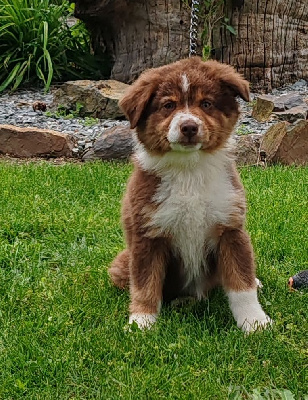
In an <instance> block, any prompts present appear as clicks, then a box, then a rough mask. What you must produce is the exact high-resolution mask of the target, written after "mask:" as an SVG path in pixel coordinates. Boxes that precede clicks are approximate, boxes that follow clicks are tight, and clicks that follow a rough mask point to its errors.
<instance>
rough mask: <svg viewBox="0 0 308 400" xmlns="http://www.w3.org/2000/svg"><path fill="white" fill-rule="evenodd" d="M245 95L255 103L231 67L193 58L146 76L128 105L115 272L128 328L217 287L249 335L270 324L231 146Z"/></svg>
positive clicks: (125, 106) (125, 102)
mask: <svg viewBox="0 0 308 400" xmlns="http://www.w3.org/2000/svg"><path fill="white" fill-rule="evenodd" d="M238 95H239V96H240V97H241V98H243V99H244V100H246V101H249V85H248V82H247V81H245V80H244V79H243V78H242V77H241V76H240V75H239V74H238V73H236V72H235V71H234V69H233V68H232V67H230V66H228V65H224V64H220V63H218V62H216V61H207V62H203V61H201V59H200V58H198V57H193V58H190V59H185V60H181V61H178V62H175V63H173V64H170V65H166V66H163V67H160V68H155V69H151V70H148V71H145V72H144V73H143V74H142V75H141V76H140V77H139V79H138V80H137V81H136V82H135V83H134V84H132V85H131V87H130V88H129V89H128V90H127V92H126V94H125V95H124V97H123V98H122V100H121V101H120V106H121V108H122V109H123V111H124V113H125V115H126V116H127V118H128V119H129V121H130V125H131V128H132V129H135V132H136V138H137V142H138V143H137V148H136V151H135V154H134V172H133V174H132V176H131V178H130V180H129V182H128V186H127V190H126V194H125V196H124V200H123V208H122V220H123V225H124V230H125V237H126V246H127V247H126V249H125V250H123V251H122V252H121V253H120V254H118V256H117V257H116V258H115V260H114V261H113V263H112V265H111V268H110V269H109V273H110V276H111V279H112V281H113V283H114V284H115V285H116V286H118V287H120V288H124V287H126V286H128V287H129V289H130V296H131V303H130V317H129V322H130V323H133V322H136V323H137V325H138V326H139V327H140V328H141V329H142V328H146V327H150V326H151V325H152V324H153V323H154V322H155V321H156V319H157V316H158V314H159V311H160V308H161V304H162V301H163V300H164V301H171V300H172V299H175V298H177V297H182V296H194V297H196V298H199V299H202V298H203V297H205V296H207V293H208V291H209V290H210V289H211V288H213V287H214V286H217V285H221V286H222V287H223V289H224V290H225V293H226V295H227V297H228V300H229V304H230V308H231V310H232V313H233V315H234V318H235V320H236V323H237V325H238V327H240V328H242V329H243V330H244V331H245V332H250V331H252V330H255V329H256V328H258V327H263V326H265V325H267V324H269V323H270V322H271V320H270V319H269V317H268V316H267V315H266V314H265V313H264V311H263V310H262V308H261V306H260V304H259V302H258V298H257V285H256V277H255V264H254V255H253V249H252V246H251V243H250V238H249V236H248V234H247V232H246V231H245V228H244V224H245V195H244V190H243V186H242V184H241V182H240V178H239V175H238V173H237V171H236V168H235V163H234V160H233V157H232V149H231V144H230V135H231V133H232V130H233V128H234V126H235V124H236V121H237V119H238V116H239V107H238V104H237V101H236V96H238Z"/></svg>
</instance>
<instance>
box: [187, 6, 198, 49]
mask: <svg viewBox="0 0 308 400" xmlns="http://www.w3.org/2000/svg"><path fill="white" fill-rule="evenodd" d="M198 10H199V0H192V2H191V14H190V29H189V39H190V40H189V57H192V56H195V55H196V54H197V38H198Z"/></svg>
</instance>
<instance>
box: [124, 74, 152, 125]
mask: <svg viewBox="0 0 308 400" xmlns="http://www.w3.org/2000/svg"><path fill="white" fill-rule="evenodd" d="M154 75H155V73H154V71H152V70H149V71H146V72H144V73H143V74H141V76H140V77H139V78H138V79H137V80H136V82H134V83H133V84H132V85H131V86H130V87H129V88H128V89H127V91H126V92H125V94H124V96H123V98H122V99H121V100H120V102H119V105H120V107H121V109H122V110H123V112H124V114H125V115H126V117H127V119H128V120H129V122H130V128H131V129H134V128H136V126H137V125H138V122H139V121H140V119H141V117H142V114H143V112H144V111H145V108H146V106H147V105H148V104H149V101H150V99H151V96H152V95H153V93H154V91H155V89H156V87H157V84H156V82H157V79H155V76H154Z"/></svg>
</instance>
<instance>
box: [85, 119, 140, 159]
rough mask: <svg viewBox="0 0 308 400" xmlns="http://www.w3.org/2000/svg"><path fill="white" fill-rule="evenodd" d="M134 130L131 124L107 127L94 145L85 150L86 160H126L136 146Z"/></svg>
mask: <svg viewBox="0 0 308 400" xmlns="http://www.w3.org/2000/svg"><path fill="white" fill-rule="evenodd" d="M133 132H134V131H133V130H131V129H129V126H125V125H124V126H123V125H118V126H114V127H113V128H108V129H106V130H105V131H104V132H103V134H102V136H100V137H99V138H97V139H96V141H95V142H94V144H93V147H92V148H90V149H89V150H87V151H85V153H84V154H83V156H82V159H83V160H84V161H91V160H126V159H128V158H129V157H130V155H131V154H132V152H133V148H134V138H133V136H134V135H133Z"/></svg>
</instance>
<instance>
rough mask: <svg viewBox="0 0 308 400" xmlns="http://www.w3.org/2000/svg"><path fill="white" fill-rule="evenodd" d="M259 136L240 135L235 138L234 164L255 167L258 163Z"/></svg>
mask: <svg viewBox="0 0 308 400" xmlns="http://www.w3.org/2000/svg"><path fill="white" fill-rule="evenodd" d="M260 137H261V135H257V134H255V135H254V134H251V135H242V136H238V137H237V138H236V147H235V155H236V159H235V161H236V163H237V164H238V165H255V164H257V163H258V157H259V147H260Z"/></svg>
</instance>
